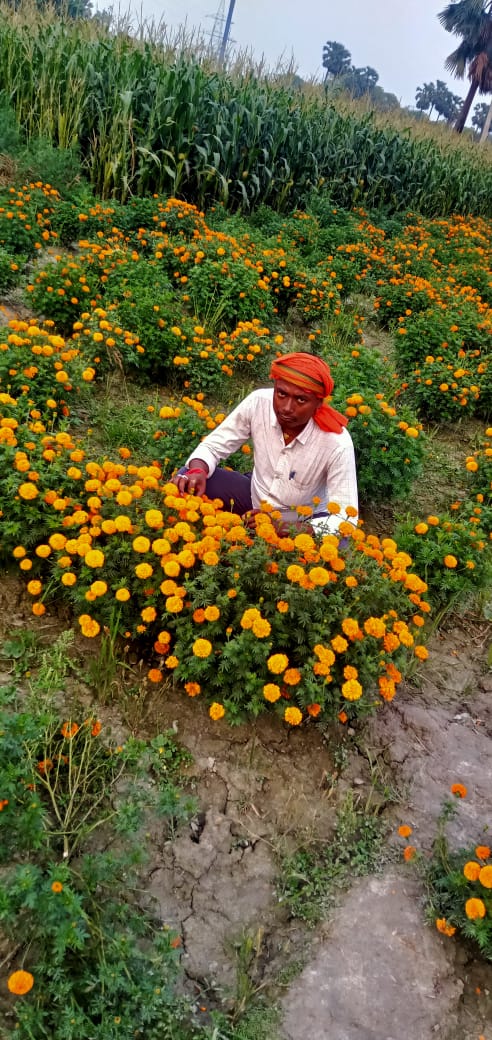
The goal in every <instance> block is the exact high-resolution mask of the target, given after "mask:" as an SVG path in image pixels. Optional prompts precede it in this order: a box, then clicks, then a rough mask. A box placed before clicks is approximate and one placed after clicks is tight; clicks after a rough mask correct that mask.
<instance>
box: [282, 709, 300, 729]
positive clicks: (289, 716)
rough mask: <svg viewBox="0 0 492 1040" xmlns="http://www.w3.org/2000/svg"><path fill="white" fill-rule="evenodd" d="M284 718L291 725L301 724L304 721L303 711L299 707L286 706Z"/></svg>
mask: <svg viewBox="0 0 492 1040" xmlns="http://www.w3.org/2000/svg"><path fill="white" fill-rule="evenodd" d="M284 719H285V721H286V722H288V723H289V726H299V725H300V723H301V722H302V711H299V708H286V709H285V711H284Z"/></svg>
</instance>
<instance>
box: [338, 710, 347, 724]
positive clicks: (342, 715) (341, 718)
mask: <svg viewBox="0 0 492 1040" xmlns="http://www.w3.org/2000/svg"><path fill="white" fill-rule="evenodd" d="M338 721H339V722H341V723H342V725H345V723H346V722H348V715H347V712H346V711H339V712H338Z"/></svg>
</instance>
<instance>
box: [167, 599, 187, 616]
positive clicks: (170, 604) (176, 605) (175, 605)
mask: <svg viewBox="0 0 492 1040" xmlns="http://www.w3.org/2000/svg"><path fill="white" fill-rule="evenodd" d="M182 609H183V600H182V599H181V598H180V596H168V598H167V599H166V610H167V611H168V613H169V614H180V613H181V611H182Z"/></svg>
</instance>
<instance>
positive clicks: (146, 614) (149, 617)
mask: <svg viewBox="0 0 492 1040" xmlns="http://www.w3.org/2000/svg"><path fill="white" fill-rule="evenodd" d="M140 617H141V618H142V621H146V622H147V623H148V622H150V621H155V619H156V617H157V611H156V609H155V607H144V608H143V610H141V611H140Z"/></svg>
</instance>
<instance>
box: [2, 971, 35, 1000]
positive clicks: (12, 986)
mask: <svg viewBox="0 0 492 1040" xmlns="http://www.w3.org/2000/svg"><path fill="white" fill-rule="evenodd" d="M33 986H34V975H31V972H30V971H14V972H12V975H9V978H8V979H7V988H8V989H9V990H10V992H11V993H15V994H16V996H18V997H23V996H24V995H25V994H26V993H29V990H31V989H32V987H33Z"/></svg>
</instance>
